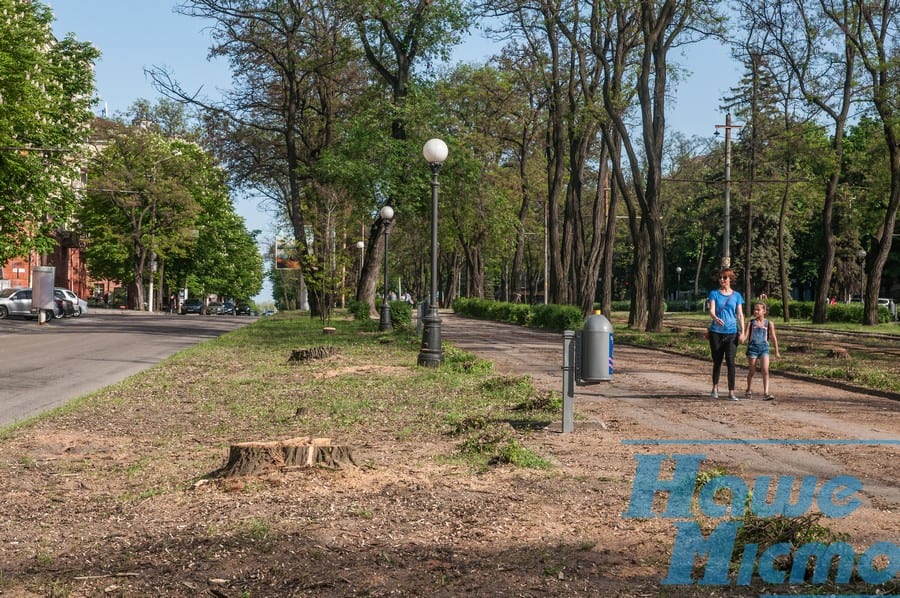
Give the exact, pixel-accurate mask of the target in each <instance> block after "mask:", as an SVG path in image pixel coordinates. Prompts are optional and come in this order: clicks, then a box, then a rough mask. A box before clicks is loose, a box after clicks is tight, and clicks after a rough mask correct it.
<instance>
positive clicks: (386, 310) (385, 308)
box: [378, 206, 394, 330]
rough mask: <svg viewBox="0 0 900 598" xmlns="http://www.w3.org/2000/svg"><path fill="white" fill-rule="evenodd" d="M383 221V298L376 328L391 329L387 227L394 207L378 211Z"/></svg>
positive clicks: (385, 207)
mask: <svg viewBox="0 0 900 598" xmlns="http://www.w3.org/2000/svg"><path fill="white" fill-rule="evenodd" d="M379 214H380V215H381V220H382V221H383V222H384V299H382V301H381V320H380V321H379V322H378V330H393V329H394V327H393V325H392V324H391V304H390V303H389V302H388V284H389V281H390V279H389V278H388V228H389V227H390V225H391V219H393V217H394V208H392V207H391V206H384V207H383V208H381V211H380V212H379Z"/></svg>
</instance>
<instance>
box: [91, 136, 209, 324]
mask: <svg viewBox="0 0 900 598" xmlns="http://www.w3.org/2000/svg"><path fill="white" fill-rule="evenodd" d="M101 125H103V126H102V127H101V128H100V129H98V130H97V131H96V132H97V134H98V135H99V138H100V139H102V142H101V143H102V145H101V147H100V148H99V153H98V154H97V155H96V156H95V157H94V159H93V160H92V161H91V165H90V168H89V170H88V175H87V176H88V188H87V192H86V194H85V198H84V202H83V205H82V207H81V210H80V213H79V218H78V220H79V226H80V228H81V232H82V234H83V235H84V236H85V237H86V238H87V240H88V244H87V245H88V246H87V248H86V250H85V256H86V259H87V262H88V265H89V267H90V268H91V271H92V272H93V273H94V274H95V275H98V276H105V277H109V278H114V279H116V280H119V281H120V282H123V283H133V284H134V285H135V291H136V295H135V297H136V302H135V304H134V305H133V306H132V307H133V308H135V309H143V306H144V303H145V302H144V288H145V286H146V285H149V283H150V280H151V276H152V275H153V274H152V273H153V271H154V270H155V268H156V264H157V263H158V262H157V260H158V259H160V258H165V256H166V254H167V253H169V252H170V248H171V247H173V246H174V247H178V246H179V245H178V243H177V238H179V237H181V236H182V235H183V234H184V231H185V230H186V229H188V228H190V227H191V226H193V223H194V220H195V217H196V216H197V214H198V213H199V211H200V209H199V205H198V202H197V200H196V199H195V197H194V196H193V195H192V193H191V189H190V187H189V184H188V181H190V180H191V179H192V178H193V177H194V176H195V174H196V172H197V171H196V169H195V166H196V164H195V161H194V160H191V159H190V156H189V154H190V153H193V151H196V150H195V149H194V150H192V147H191V144H187V143H184V142H179V141H172V142H170V141H168V140H167V139H165V138H164V137H162V136H160V135H159V134H157V133H155V132H153V131H152V130H150V129H148V128H146V127H141V126H138V127H129V126H125V125H123V124H121V123H103V122H102V121H101ZM193 148H196V146H193Z"/></svg>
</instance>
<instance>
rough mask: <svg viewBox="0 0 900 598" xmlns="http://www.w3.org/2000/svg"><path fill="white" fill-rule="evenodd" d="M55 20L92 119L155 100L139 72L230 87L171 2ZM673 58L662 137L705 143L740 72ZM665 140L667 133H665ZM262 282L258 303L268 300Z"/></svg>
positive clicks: (97, 2) (477, 47)
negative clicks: (92, 68) (682, 74)
mask: <svg viewBox="0 0 900 598" xmlns="http://www.w3.org/2000/svg"><path fill="white" fill-rule="evenodd" d="M43 1H44V3H45V4H47V5H48V6H50V7H51V9H52V10H53V13H54V15H55V21H54V23H53V31H54V33H55V34H56V36H57V37H58V38H61V37H63V36H64V35H66V34H68V33H73V34H74V35H75V37H76V38H77V39H78V40H80V41H88V42H91V43H92V44H93V45H94V46H95V47H96V48H97V49H98V50H99V51H100V52H101V54H102V56H101V57H100V59H99V60H98V61H97V63H96V72H95V79H96V85H97V93H98V96H99V98H100V102H101V103H100V106H99V108H98V114H101V115H102V113H103V111H104V110H106V111H107V113H108V114H109V115H110V116H115V115H116V114H117V113H121V112H125V111H126V110H127V109H128V108H129V107H130V106H131V104H133V103H134V102H135V101H136V100H138V99H147V100H150V101H151V102H152V101H155V100H157V99H158V98H159V97H160V94H159V93H158V92H157V91H156V90H155V89H154V88H153V85H152V84H151V80H150V78H149V77H148V76H146V75H145V74H144V70H145V69H149V68H152V67H163V68H165V69H167V70H169V71H170V72H172V74H173V75H174V77H175V79H176V80H177V81H178V82H179V83H180V84H181V85H182V87H184V89H186V90H197V89H200V88H202V89H203V94H204V95H208V96H212V97H215V96H216V95H217V94H216V90H220V89H227V88H229V87H230V72H229V69H228V67H227V64H226V63H225V62H224V61H221V60H214V61H210V60H208V58H207V54H208V51H209V46H210V37H209V33H208V31H205V26H206V23H205V22H204V21H202V20H200V19H198V18H194V17H187V16H184V15H180V14H177V13H175V12H174V10H173V8H174V7H175V6H176V4H177V3H176V2H175V1H174V0H43ZM494 51H496V46H494V45H493V44H492V42H490V41H488V40H486V39H484V38H482V37H480V36H479V35H478V34H475V35H473V36H472V37H470V38H469V39H468V41H466V42H465V43H464V44H463V45H462V46H461V47H460V48H459V50H458V52H457V53H456V59H457V60H460V61H466V62H480V61H482V60H483V59H484V58H485V57H486V56H487V55H489V54H491V53H492V52H494ZM672 57H673V59H674V60H675V61H677V62H679V63H681V64H682V65H684V66H686V67H687V68H688V69H689V72H690V75H689V76H688V77H687V79H685V80H684V81H682V82H680V83H679V86H678V91H677V92H676V94H675V97H674V98H673V100H672V101H671V103H670V105H669V111H668V112H667V117H666V118H667V131H679V132H681V133H683V134H685V135H688V136H691V135H698V136H701V137H709V136H711V135H712V134H713V133H714V132H715V126H716V125H717V124H719V125H721V124H724V123H725V115H724V114H723V113H722V112H721V110H720V109H719V104H720V98H721V97H722V96H723V95H727V92H728V89H729V88H730V87H733V86H734V85H735V84H736V83H737V81H738V78H739V74H740V72H739V71H740V69H739V68H738V67H737V66H736V65H735V63H734V61H733V60H732V59H731V57H730V55H729V53H728V50H727V49H724V48H722V47H721V46H719V45H718V44H716V43H713V42H703V43H702V44H696V45H693V46H689V47H688V50H687V51H686V53H685V54H684V55H682V54H681V53H680V52H677V51H676V52H675V53H673V55H672ZM667 134H668V133H667ZM235 208H236V210H237V212H238V214H240V215H241V216H242V217H243V218H244V220H245V221H246V223H247V228H248V229H249V230H254V229H258V230H261V231H262V238H263V240H264V242H266V243H268V242H270V241H271V239H272V238H273V237H274V235H275V233H276V231H275V225H274V218H273V217H272V216H271V215H270V214H268V213H266V212H263V211H261V210H259V209H258V207H257V201H256V200H254V199H253V198H248V197H240V198H237V199H236V206H235ZM271 299H272V289H271V285H270V283H268V282H266V284H265V287H264V288H263V290H262V292H261V293H260V294H259V295H258V296H257V297H256V300H257V301H258V302H259V301H271Z"/></svg>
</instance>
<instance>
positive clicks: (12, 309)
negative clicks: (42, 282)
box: [0, 287, 34, 318]
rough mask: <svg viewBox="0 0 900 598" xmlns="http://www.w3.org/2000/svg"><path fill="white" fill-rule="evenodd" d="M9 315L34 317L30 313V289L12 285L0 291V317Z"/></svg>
mask: <svg viewBox="0 0 900 598" xmlns="http://www.w3.org/2000/svg"><path fill="white" fill-rule="evenodd" d="M9 316H24V317H26V318H33V317H34V314H32V313H31V289H25V288H17V287H13V288H11V289H3V290H2V291H0V318H7V317H9Z"/></svg>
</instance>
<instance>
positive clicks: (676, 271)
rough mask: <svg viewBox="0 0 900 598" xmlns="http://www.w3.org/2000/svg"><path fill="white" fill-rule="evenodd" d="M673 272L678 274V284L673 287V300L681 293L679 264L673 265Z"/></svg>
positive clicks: (676, 299)
mask: <svg viewBox="0 0 900 598" xmlns="http://www.w3.org/2000/svg"><path fill="white" fill-rule="evenodd" d="M675 274H677V275H678V286H676V287H675V301H678V296H679V295H680V294H681V266H675Z"/></svg>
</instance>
